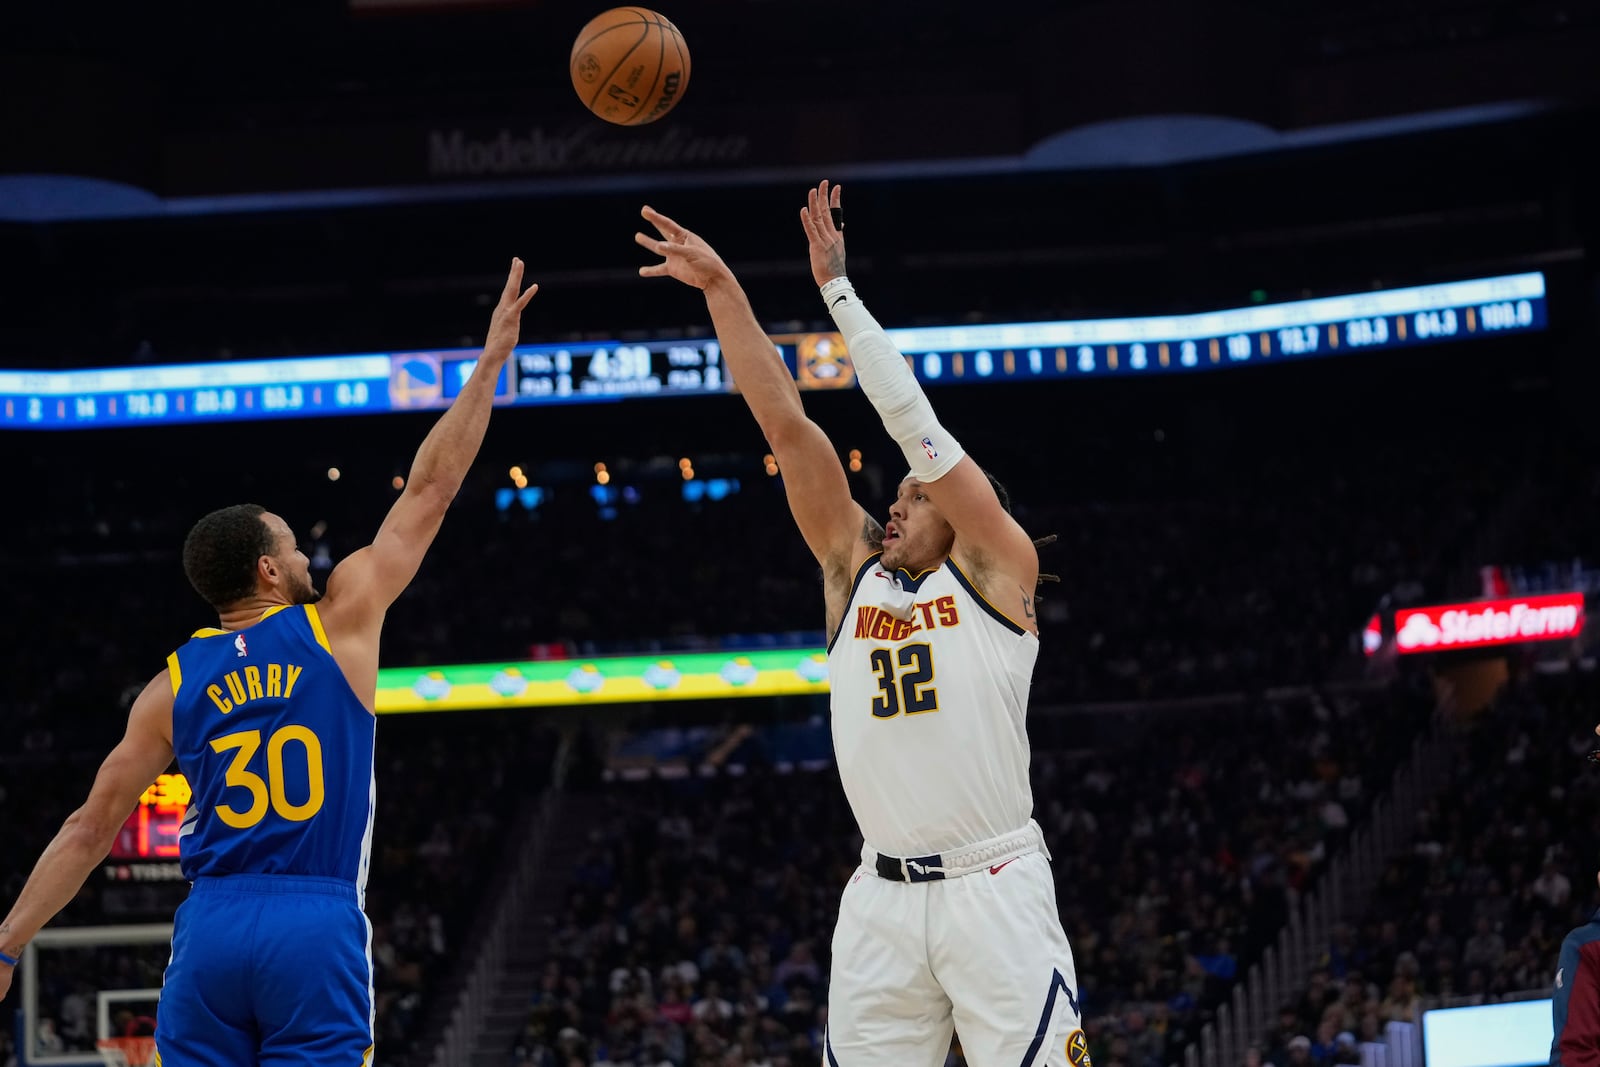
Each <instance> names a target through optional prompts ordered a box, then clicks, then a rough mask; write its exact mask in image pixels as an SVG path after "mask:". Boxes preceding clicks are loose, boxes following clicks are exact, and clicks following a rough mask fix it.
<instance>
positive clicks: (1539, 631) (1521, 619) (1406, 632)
mask: <svg viewBox="0 0 1600 1067" xmlns="http://www.w3.org/2000/svg"><path fill="white" fill-rule="evenodd" d="M1394 628H1395V645H1396V646H1397V647H1398V648H1399V650H1400V651H1401V652H1402V653H1407V652H1441V651H1444V650H1446V649H1453V648H1482V647H1484V646H1485V645H1509V644H1515V643H1517V642H1520V641H1557V640H1561V639H1563V638H1572V637H1577V636H1578V634H1580V633H1582V632H1583V594H1582V593H1556V594H1554V595H1552V596H1528V597H1511V598H1509V599H1506V600H1478V601H1473V602H1471V603H1467V604H1443V605H1440V606H1438V607H1431V608H1412V609H1408V610H1405V611H1397V612H1395V614H1394Z"/></svg>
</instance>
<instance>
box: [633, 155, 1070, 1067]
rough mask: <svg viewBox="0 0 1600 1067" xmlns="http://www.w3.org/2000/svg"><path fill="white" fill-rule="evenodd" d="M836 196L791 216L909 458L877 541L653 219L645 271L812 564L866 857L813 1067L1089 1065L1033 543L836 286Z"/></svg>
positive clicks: (687, 258) (774, 382) (710, 263)
mask: <svg viewBox="0 0 1600 1067" xmlns="http://www.w3.org/2000/svg"><path fill="white" fill-rule="evenodd" d="M839 196H840V191H839V189H838V187H834V188H833V189H832V190H831V191H830V189H829V186H828V183H827V182H823V183H822V184H821V185H820V186H819V187H818V188H816V189H813V190H811V191H810V194H809V200H808V203H807V205H806V207H805V208H803V209H802V210H801V212H800V217H801V222H802V223H803V224H804V226H805V231H806V236H807V238H808V240H809V242H810V248H811V271H812V275H813V276H814V277H815V279H816V282H817V284H818V285H819V286H820V287H821V290H822V299H823V303H824V305H825V306H826V307H827V309H828V312H829V314H831V315H832V316H833V319H834V322H835V323H836V324H837V326H838V328H839V332H840V333H841V334H842V335H843V336H844V339H845V344H846V346H847V348H848V350H849V354H850V359H851V362H852V363H853V364H854V367H855V372H856V376H857V378H858V379H859V381H860V382H861V388H862V391H863V392H865V393H866V394H867V398H868V399H869V400H870V401H872V404H873V406H874V407H875V408H876V409H877V411H878V414H879V415H880V416H881V417H882V419H883V424H884V426H885V428H886V429H887V430H888V431H889V434H890V436H892V437H893V438H894V439H895V441H896V442H897V443H898V444H899V445H900V448H901V450H902V451H903V452H904V454H905V457H906V460H907V462H908V463H909V465H910V473H909V474H908V475H907V476H906V478H905V479H904V480H903V481H902V482H901V483H900V486H899V489H898V492H897V493H896V496H895V500H894V503H893V504H891V505H890V507H889V521H888V523H887V524H885V525H881V526H880V525H879V524H878V522H877V521H876V520H875V519H873V518H872V517H871V516H870V515H868V514H867V513H866V512H865V511H864V510H863V509H862V508H861V507H860V505H858V504H856V503H855V501H854V500H852V499H851V497H850V487H849V484H848V482H847V481H846V478H845V473H844V468H843V466H842V465H841V464H840V462H839V456H838V453H837V452H836V451H835V450H834V447H833V445H832V444H831V443H830V442H829V441H828V439H827V437H826V436H825V435H824V434H823V432H822V430H821V429H820V428H819V427H818V426H817V425H816V424H815V423H813V422H812V421H811V420H810V419H808V418H807V417H806V415H805V412H804V410H802V408H801V404H800V394H799V391H798V390H797V388H796V386H795V382H794V379H793V377H791V375H790V374H789V372H788V371H787V369H786V368H785V367H784V365H783V362H782V360H781V359H780V358H779V356H778V354H777V352H776V351H775V349H774V346H773V343H772V342H771V341H770V340H769V339H768V338H767V336H766V334H765V333H764V332H763V331H762V329H761V327H760V325H759V324H758V323H757V321H756V318H755V314H754V312H752V311H751V309H750V304H749V302H748V300H746V298H745V295H744V292H743V290H742V289H741V288H740V286H739V283H738V281H737V280H736V279H735V278H734V276H733V273H732V272H731V271H730V270H729V269H728V267H727V265H726V264H724V263H723V262H722V260H721V258H720V257H719V256H718V255H717V254H716V252H715V251H713V250H712V248H711V247H710V246H709V245H708V244H706V242H705V241H703V240H702V239H701V238H699V237H697V236H696V235H694V234H693V233H690V232H689V231H688V230H687V229H685V228H684V227H682V226H680V225H679V224H678V223H676V222H674V221H672V220H671V219H669V218H667V217H666V216H664V215H662V214H660V213H659V212H657V211H655V210H653V209H651V208H648V207H647V208H645V209H644V217H645V218H646V219H647V220H648V221H649V222H651V223H652V224H653V225H654V226H655V228H656V230H657V231H658V232H659V234H660V236H659V237H650V236H646V235H645V234H642V233H641V234H637V235H636V236H635V238H634V239H635V241H636V242H637V243H638V244H640V245H641V246H643V247H644V248H646V249H649V250H650V251H652V252H656V253H658V254H660V255H661V256H662V257H663V260H664V262H661V263H657V264H654V265H651V266H646V267H642V268H640V271H639V273H640V274H642V275H644V276H646V277H662V276H670V277H673V278H676V279H678V280H679V281H681V282H685V283H686V284H688V285H692V286H694V287H695V288H698V289H701V290H703V291H704V293H705V298H706V305H707V307H708V308H709V310H710V313H711V320H712V322H713V324H714V325H715V327H716V331H717V339H718V341H719V343H720V344H721V346H722V353H723V357H724V358H725V359H726V360H727V363H728V367H729V369H730V371H731V372H732V375H733V378H734V381H735V382H736V383H737V384H738V387H739V390H740V392H741V394H742V395H743V396H744V398H745V400H746V401H747V402H748V403H749V405H750V410H751V411H752V412H753V413H754V414H755V417H756V421H757V422H758V423H759V424H760V426H761V430H762V432H763V433H764V434H766V438H767V441H768V443H769V444H770V445H771V447H772V451H773V454H774V456H775V457H776V458H777V461H778V464H779V466H780V468H781V470H782V471H783V479H784V489H785V491H786V492H787V494H788V498H789V508H790V510H791V511H792V512H793V513H794V518H795V522H796V523H797V524H798V525H799V527H800V533H801V535H802V536H804V538H805V540H806V544H807V545H808V546H809V547H810V548H811V551H812V553H813V554H814V555H815V556H816V557H817V561H818V562H819V563H821V564H822V571H823V597H824V601H825V604H826V620H827V630H828V676H829V681H830V683H831V688H832V711H833V714H832V721H833V741H834V751H835V754H836V758H837V761H838V764H839V776H840V778H841V779H842V780H843V784H844V789H845V794H846V796H847V797H848V798H849V801H850V807H851V810H852V811H853V812H854V814H855V817H856V822H857V823H858V825H859V826H860V828H861V834H862V837H863V839H864V840H865V847H864V848H863V850H862V863H861V867H860V868H859V869H858V870H857V871H856V872H855V874H854V876H853V877H852V878H851V879H850V882H849V883H848V884H847V885H846V887H845V890H844V896H843V898H842V899H841V901H840V904H839V922H838V926H837V927H836V928H835V930H834V937H833V969H832V974H831V979H830V990H829V997H828V1031H827V1035H826V1042H825V1050H824V1063H825V1067H938V1065H940V1064H942V1063H943V1062H944V1059H945V1055H946V1052H947V1051H948V1049H949V1046H950V1036H951V1031H952V1027H953V1028H954V1029H955V1030H956V1031H957V1032H959V1034H960V1036H961V1045H962V1049H963V1051H964V1053H965V1054H966V1057H967V1062H968V1063H970V1064H973V1065H974V1067H1019V1065H1020V1067H1043V1065H1051V1067H1060V1065H1070V1067H1089V1063H1088V1049H1087V1044H1086V1042H1085V1040H1084V1035H1083V1031H1082V1029H1081V1028H1080V1013H1079V1006H1078V982H1077V976H1076V974H1075V971H1074V968H1073V962H1072V950H1071V949H1070V948H1069V947H1068V945H1067V938H1066V934H1065V933H1064V932H1063V931H1062V929H1061V921H1060V919H1059V917H1058V915H1057V912H1056V900H1055V884H1054V880H1053V878H1052V877H1051V873H1050V863H1049V853H1048V852H1047V851H1046V849H1045V846H1044V841H1043V839H1042V836H1041V834H1040V831H1039V826H1038V824H1037V823H1035V822H1034V821H1033V820H1032V819H1031V818H1030V814H1031V812H1032V811H1033V796H1032V792H1031V789H1030V787H1029V783H1028V758H1029V752H1028V736H1027V731H1026V729H1025V726H1024V721H1023V720H1024V716H1025V714H1026V710H1027V702H1028V686H1029V682H1030V680H1031V677H1032V673H1033V664H1034V659H1035V657H1036V656H1037V654H1038V648H1039V638H1038V628H1037V625H1036V622H1035V618H1034V609H1033V601H1034V589H1035V586H1036V584H1037V582H1038V578H1039V559H1038V555H1037V553H1036V551H1035V549H1034V545H1033V542H1032V540H1031V539H1030V538H1029V537H1028V535H1027V534H1026V533H1025V532H1023V530H1022V527H1021V526H1019V525H1018V524H1017V522H1016V520H1014V519H1013V518H1012V517H1011V515H1010V513H1009V511H1008V510H1007V509H1006V507H1005V506H1004V505H1003V504H1002V502H1001V499H1000V497H999V496H998V495H997V493H996V490H995V488H994V486H993V485H992V484H991V482H990V480H989V478H988V476H987V475H986V474H985V473H984V472H983V471H982V470H981V469H980V468H979V467H978V465H977V464H976V463H975V462H973V460H972V459H971V457H969V456H967V455H966V453H965V452H964V451H963V450H962V448H961V445H960V444H959V443H958V442H957V441H956V439H955V438H954V437H953V436H952V435H951V434H950V432H949V431H948V430H946V429H945V428H944V427H942V426H940V425H939V421H938V419H937V418H936V417H935V416H934V413H933V408H932V407H931V406H930V405H929V403H928V400H927V397H926V396H925V395H924V394H923V392H922V388H921V386H920V385H918V383H917V381H916V378H915V377H914V376H913V375H912V373H911V371H910V369H909V368H908V367H907V366H906V363H905V359H904V357H903V356H902V355H901V354H900V353H899V352H898V351H897V350H896V349H895V347H894V345H893V344H892V343H891V342H890V340H889V338H888V336H887V335H886V334H885V333H884V331H883V329H882V327H880V326H879V325H878V323H877V322H876V321H874V319H873V318H872V316H871V315H869V314H868V313H867V311H866V309H865V308H864V307H862V305H861V301H860V299H859V298H858V297H857V296H856V293H855V290H854V288H853V287H852V286H851V284H850V280H849V279H848V278H847V277H846V276H845V260H844V238H843V234H842V230H841V228H840V225H839V223H840V222H841V221H842V214H841V213H840V210H839V203H840V200H839Z"/></svg>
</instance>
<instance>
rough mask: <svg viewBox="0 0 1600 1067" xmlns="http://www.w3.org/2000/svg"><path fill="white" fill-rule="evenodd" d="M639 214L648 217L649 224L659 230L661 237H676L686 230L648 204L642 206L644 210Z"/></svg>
mask: <svg viewBox="0 0 1600 1067" xmlns="http://www.w3.org/2000/svg"><path fill="white" fill-rule="evenodd" d="M640 214H641V215H643V216H644V217H645V218H647V219H649V220H650V222H651V224H652V225H654V226H655V228H656V229H657V230H659V231H660V232H661V236H663V237H677V236H678V235H680V234H683V233H687V232H688V231H686V230H685V229H684V228H683V227H682V226H680V225H678V224H677V223H676V222H674V221H673V220H672V219H669V218H668V217H667V216H665V215H663V214H662V213H661V212H659V211H657V210H656V209H655V208H653V207H651V206H650V205H649V204H646V205H645V206H644V210H643V211H641V212H640Z"/></svg>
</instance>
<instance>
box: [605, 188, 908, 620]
mask: <svg viewBox="0 0 1600 1067" xmlns="http://www.w3.org/2000/svg"><path fill="white" fill-rule="evenodd" d="M643 215H644V217H645V219H646V220H648V221H649V222H650V223H651V224H652V225H653V226H654V227H655V228H656V230H657V231H658V233H659V234H660V236H659V237H650V236H647V235H645V234H643V233H639V234H635V235H634V240H635V241H636V242H637V243H638V244H639V245H640V246H642V247H644V248H647V249H649V250H650V251H652V252H655V253H658V254H659V255H661V256H662V258H663V262H661V263H656V264H652V265H650V266H646V267H640V268H639V273H640V274H641V275H643V276H644V277H647V278H658V277H671V278H676V279H678V280H679V281H681V282H683V283H684V284H686V285H691V286H694V287H695V288H696V289H700V290H702V291H703V292H704V293H705V298H706V307H707V309H708V310H709V311H710V312H711V323H712V325H713V326H714V327H715V328H716V331H717V342H718V343H719V344H720V345H721V346H722V358H723V359H724V360H725V361H726V363H727V365H728V368H729V370H730V371H731V373H732V375H733V380H734V383H735V384H736V385H737V386H738V387H739V392H740V393H741V394H742V395H743V396H744V399H745V403H747V404H748V405H749V406H750V411H751V413H752V414H753V415H755V417H756V422H757V424H759V425H760V427H761V432H762V433H763V434H764V435H765V436H766V438H767V444H769V445H770V446H771V447H772V454H773V456H774V458H776V459H777V461H778V466H779V468H780V469H781V470H782V471H783V486H784V492H785V493H786V494H787V495H788V498H789V510H790V511H791V512H792V513H793V514H794V520H795V523H796V525H798V526H799V527H800V535H801V536H802V537H804V538H805V541H806V545H807V546H808V547H809V548H810V549H811V554H812V555H814V556H816V557H817V561H818V562H819V563H821V564H822V567H823V571H824V573H825V575H826V576H827V578H828V583H829V586H830V588H831V587H832V586H834V585H835V584H836V583H835V580H836V579H838V578H839V577H841V576H842V578H843V582H844V585H845V586H846V589H848V585H849V581H850V577H851V575H852V572H853V571H854V568H855V565H857V564H859V563H860V561H861V560H863V559H865V558H866V557H867V555H868V554H870V553H871V552H873V551H876V550H877V548H878V547H879V544H880V542H881V541H882V539H883V529H882V527H880V526H879V525H878V523H877V521H876V520H874V519H872V518H871V517H870V516H868V515H867V513H866V512H865V511H864V510H862V508H861V506H860V505H859V504H857V503H856V502H855V501H854V500H853V499H851V496H850V485H849V482H848V481H847V480H846V478H845V473H844V467H843V465H842V464H841V463H840V462H839V455H838V453H837V452H836V451H835V450H834V447H833V444H832V443H831V442H830V441H829V440H828V438H827V435H825V434H824V433H823V432H822V428H821V427H819V426H818V425H817V424H816V423H814V422H812V421H811V420H810V419H809V418H807V417H806V413H805V410H804V409H803V408H802V407H801V405H800V391H799V389H798V388H797V387H796V386H795V382H794V378H793V377H792V376H791V375H790V374H789V371H788V368H786V367H785V366H784V364H783V360H782V359H781V358H780V357H779V355H778V352H777V349H776V347H775V346H774V345H773V343H772V341H771V339H770V338H768V337H767V335H766V333H765V331H763V330H762V329H761V325H760V323H758V322H757V321H756V317H755V312H754V311H752V310H751V308H750V301H749V300H748V298H746V296H745V293H744V290H743V288H741V287H740V285H739V281H738V279H737V278H735V277H734V275H733V272H732V271H731V270H729V269H728V266H727V264H725V263H724V262H723V261H722V259H721V257H720V256H718V255H717V253H716V252H715V250H713V249H712V248H711V246H710V245H708V244H707V243H706V242H705V241H704V240H703V239H701V238H700V237H698V236H696V235H695V234H693V233H691V232H690V231H689V230H688V229H687V228H686V227H684V226H682V225H680V224H678V223H676V222H674V221H673V220H672V219H669V218H667V217H666V216H665V215H663V214H661V213H660V212H659V211H656V210H655V209H654V208H649V207H647V208H645V209H644V211H643ZM831 606H832V605H830V614H831ZM840 610H842V605H840ZM833 621H834V620H832V619H831V618H830V629H831V628H832V623H833Z"/></svg>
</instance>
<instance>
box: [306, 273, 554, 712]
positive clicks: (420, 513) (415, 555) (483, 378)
mask: <svg viewBox="0 0 1600 1067" xmlns="http://www.w3.org/2000/svg"><path fill="white" fill-rule="evenodd" d="M538 291H539V287H538V286H537V285H531V286H529V287H528V289H527V291H526V292H523V291H522V260H520V259H513V260H512V261H511V272H510V274H509V275H508V276H507V277H506V284H505V289H504V290H503V291H502V292H501V294H500V303H499V305H498V306H497V307H496V308H495V310H494V316H493V318H492V319H491V320H490V322H489V333H488V336H487V337H486V338H485V339H484V345H483V354H482V355H481V356H479V357H478V364H477V367H476V368H475V369H474V370H473V372H472V375H471V376H470V377H469V378H468V379H467V382H466V384H465V385H463V386H462V387H461V392H460V394H458V395H457V396H456V398H455V400H454V401H453V402H452V403H451V405H450V407H449V409H448V410H446V411H445V413H444V414H443V415H441V416H439V421H438V422H436V423H434V425H433V429H432V430H430V431H429V432H428V436H427V437H425V438H424V439H423V441H422V447H421V448H419V449H417V455H416V458H415V459H414V460H412V462H411V471H410V474H409V476H408V477H407V479H406V487H405V491H404V492H403V493H401V494H400V499H399V500H396V501H395V502H394V506H393V507H391V508H390V509H389V514H388V515H387V516H385V517H384V520H383V525H381V526H379V527H378V534H377V536H376V537H374V538H373V539H372V544H370V545H368V546H367V547H366V548H363V549H361V550H359V551H357V552H354V553H352V554H351V555H350V556H349V557H347V558H346V559H345V560H344V561H343V562H342V563H340V564H339V565H338V566H337V567H335V568H334V570H333V573H332V574H331V575H329V576H328V590H327V595H326V596H325V597H324V598H323V602H322V604H321V605H320V607H319V611H320V614H321V616H322V622H323V625H324V627H325V628H326V630H327V633H328V637H329V639H330V642H331V643H332V644H333V645H334V654H335V655H336V656H337V657H338V658H339V661H340V663H341V665H342V666H343V667H344V670H345V674H346V676H347V677H349V678H350V681H351V684H352V686H354V687H355V690H356V693H357V694H358V695H360V696H362V698H363V699H370V697H371V694H370V690H371V688H372V687H373V686H375V685H376V684H377V669H378V667H377V641H378V632H379V629H380V627H381V625H382V622H383V616H384V613H385V612H386V611H388V609H389V605H390V604H392V603H394V601H395V600H396V598H398V597H399V596H400V594H401V593H402V592H404V591H405V588H406V586H407V585H409V584H410V583H411V579H412V578H414V577H415V576H416V573H417V568H418V567H420V566H421V565H422V557H423V555H424V554H425V553H426V552H427V551H428V546H429V545H431V544H433V539H434V537H435V535H437V534H438V532H439V526H440V524H442V523H443V522H444V515H445V512H446V511H447V510H448V509H449V507H450V503H451V501H453V500H454V499H455V496H456V493H457V492H459V491H460V489H461V483H462V481H463V479H465V478H466V475H467V470H468V469H469V468H470V467H471V466H472V461H473V460H474V459H476V458H477V455H478V449H479V447H480V446H481V445H482V444H483V435H484V431H485V430H486V429H487V428H488V425H489V413H490V411H491V410H492V409H493V406H494V390H495V382H496V380H497V379H498V378H499V377H500V369H501V368H502V367H504V366H505V364H506V360H507V359H509V358H510V356H511V352H512V349H514V348H515V347H516V344H517V336H518V333H519V331H520V329H521V323H522V310H523V309H524V308H526V307H527V306H528V301H529V300H531V299H533V294H534V293H536V292H538ZM368 674H370V675H371V680H370V683H369V681H368V678H367V675H368Z"/></svg>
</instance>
